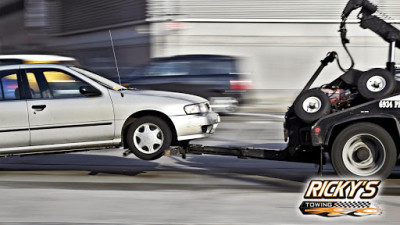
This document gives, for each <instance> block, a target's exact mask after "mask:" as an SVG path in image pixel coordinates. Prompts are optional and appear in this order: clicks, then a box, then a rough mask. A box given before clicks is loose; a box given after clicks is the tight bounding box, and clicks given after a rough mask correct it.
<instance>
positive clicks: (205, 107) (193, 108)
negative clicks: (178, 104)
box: [184, 102, 210, 114]
mask: <svg viewBox="0 0 400 225" xmlns="http://www.w3.org/2000/svg"><path fill="white" fill-rule="evenodd" d="M184 110H185V112H186V114H200V113H208V112H209V111H210V104H208V102H203V103H197V104H193V105H187V106H185V107H184Z"/></svg>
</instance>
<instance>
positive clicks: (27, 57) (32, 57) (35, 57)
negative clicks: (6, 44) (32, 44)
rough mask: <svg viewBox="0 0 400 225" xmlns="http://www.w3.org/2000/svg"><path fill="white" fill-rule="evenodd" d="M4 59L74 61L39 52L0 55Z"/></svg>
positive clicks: (73, 59) (0, 58) (69, 58)
mask: <svg viewBox="0 0 400 225" xmlns="http://www.w3.org/2000/svg"><path fill="white" fill-rule="evenodd" d="M2 59H3V60H4V59H18V60H23V61H32V62H34V61H76V59H75V58H72V57H67V56H59V55H39V54H26V55H0V60H2Z"/></svg>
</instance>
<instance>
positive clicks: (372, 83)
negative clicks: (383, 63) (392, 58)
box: [367, 76, 386, 92]
mask: <svg viewBox="0 0 400 225" xmlns="http://www.w3.org/2000/svg"><path fill="white" fill-rule="evenodd" d="M385 87H386V80H385V78H383V77H381V76H373V77H371V78H369V79H368V81H367V88H368V90H370V91H372V92H380V91H382V90H383V89H384V88H385Z"/></svg>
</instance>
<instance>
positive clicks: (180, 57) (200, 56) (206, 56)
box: [151, 54, 234, 62]
mask: <svg viewBox="0 0 400 225" xmlns="http://www.w3.org/2000/svg"><path fill="white" fill-rule="evenodd" d="M183 59H184V60H193V59H195V60H196V59H228V60H232V59H234V57H233V56H227V55H210V54H193V55H175V56H169V57H157V58H153V59H152V60H151V61H153V62H154V61H170V60H183Z"/></svg>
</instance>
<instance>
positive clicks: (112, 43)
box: [108, 29, 121, 85]
mask: <svg viewBox="0 0 400 225" xmlns="http://www.w3.org/2000/svg"><path fill="white" fill-rule="evenodd" d="M108 32H109V33H110V40H111V47H112V50H113V53H114V61H115V68H117V74H118V82H119V85H121V76H120V75H119V69H118V61H117V55H115V49H114V41H113V38H112V35H111V29H109V30H108Z"/></svg>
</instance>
